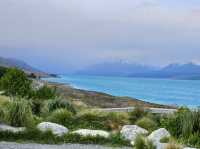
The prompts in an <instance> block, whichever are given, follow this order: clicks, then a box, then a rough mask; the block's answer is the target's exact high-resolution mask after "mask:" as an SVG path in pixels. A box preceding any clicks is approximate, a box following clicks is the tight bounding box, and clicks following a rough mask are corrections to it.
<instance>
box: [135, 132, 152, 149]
mask: <svg viewBox="0 0 200 149" xmlns="http://www.w3.org/2000/svg"><path fill="white" fill-rule="evenodd" d="M133 148H134V149H156V146H155V145H154V144H153V142H152V141H149V140H148V139H146V138H145V137H143V136H141V135H138V136H137V137H136V139H135V143H134V147H133Z"/></svg>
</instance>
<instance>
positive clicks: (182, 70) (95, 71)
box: [76, 62, 200, 79]
mask: <svg viewBox="0 0 200 149" xmlns="http://www.w3.org/2000/svg"><path fill="white" fill-rule="evenodd" d="M76 74H80V75H102V76H128V77H146V78H171V79H200V65H197V64H194V63H186V64H169V65H167V66H165V67H162V68H158V67H152V66H148V65H140V64H129V63H122V62H111V63H102V64H97V65H93V66H91V67H88V68H86V69H84V70H82V71H78V72H77V73H76Z"/></svg>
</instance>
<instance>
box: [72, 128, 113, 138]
mask: <svg viewBox="0 0 200 149" xmlns="http://www.w3.org/2000/svg"><path fill="white" fill-rule="evenodd" d="M72 133H75V134H79V135H81V136H84V137H86V136H93V137H96V136H100V137H104V138H108V137H109V135H110V134H109V133H108V132H106V131H103V130H89V129H79V130H76V131H73V132H72Z"/></svg>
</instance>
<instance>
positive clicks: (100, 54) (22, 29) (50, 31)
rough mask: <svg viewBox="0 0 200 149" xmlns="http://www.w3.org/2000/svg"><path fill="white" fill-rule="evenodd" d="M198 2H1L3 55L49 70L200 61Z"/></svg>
mask: <svg viewBox="0 0 200 149" xmlns="http://www.w3.org/2000/svg"><path fill="white" fill-rule="evenodd" d="M199 39H200V2H199V1H198V0H190V1H186V0H177V1H176V2H174V1H173V0H168V1H164V0H134V1H133V0H84V1H83V0H56V1H55V0H42V1H41V0H28V1H27V0H6V1H0V55H1V56H6V57H15V58H20V59H23V60H25V61H28V62H29V63H31V64H33V65H34V66H36V67H41V68H43V69H44V70H47V71H53V72H55V71H58V72H67V71H71V70H76V69H80V68H83V67H85V66H88V65H91V64H94V63H99V62H102V61H109V60H115V59H116V60H118V59H123V60H127V61H130V62H137V63H142V64H152V65H165V64H167V63H171V62H188V61H196V62H198V61H200V59H199V57H200V42H199Z"/></svg>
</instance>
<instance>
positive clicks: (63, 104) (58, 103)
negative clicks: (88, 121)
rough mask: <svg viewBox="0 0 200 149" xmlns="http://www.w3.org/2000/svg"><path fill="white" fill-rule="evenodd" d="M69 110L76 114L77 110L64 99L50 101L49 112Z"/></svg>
mask: <svg viewBox="0 0 200 149" xmlns="http://www.w3.org/2000/svg"><path fill="white" fill-rule="evenodd" d="M60 108H63V109H67V110H68V111H70V112H72V113H73V114H76V110H75V108H74V106H73V105H72V104H70V103H69V102H68V101H67V100H63V99H55V100H50V101H49V102H48V109H49V112H52V111H54V110H56V109H60Z"/></svg>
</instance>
